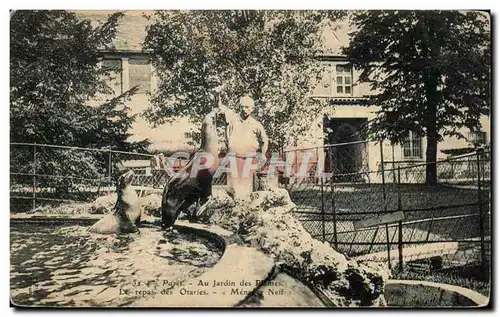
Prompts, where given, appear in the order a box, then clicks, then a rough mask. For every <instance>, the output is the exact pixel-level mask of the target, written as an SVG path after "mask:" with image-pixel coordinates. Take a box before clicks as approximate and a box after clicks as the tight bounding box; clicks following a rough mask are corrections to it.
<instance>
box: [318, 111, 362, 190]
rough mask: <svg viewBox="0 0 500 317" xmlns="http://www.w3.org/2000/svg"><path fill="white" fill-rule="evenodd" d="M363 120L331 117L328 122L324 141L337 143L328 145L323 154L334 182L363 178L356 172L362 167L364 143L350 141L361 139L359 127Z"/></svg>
mask: <svg viewBox="0 0 500 317" xmlns="http://www.w3.org/2000/svg"><path fill="white" fill-rule="evenodd" d="M364 122H366V119H357V118H353V119H350V118H347V119H344V118H332V119H330V120H329V122H328V124H329V126H328V128H329V131H330V133H328V136H327V139H326V140H325V141H326V143H328V144H330V145H335V144H338V145H337V146H332V147H329V148H328V150H327V153H325V154H327V157H326V159H327V160H328V163H327V165H328V166H329V168H328V169H329V172H331V173H333V180H334V181H336V182H353V181H359V180H361V179H362V178H363V177H362V176H361V175H360V174H358V173H360V172H361V171H362V169H363V158H364V157H365V156H366V155H365V154H366V153H365V144H364V143H354V144H352V143H353V142H357V141H362V140H363V137H362V135H361V134H360V133H359V129H360V126H361V125H362V124H363V123H364ZM346 143H347V144H346Z"/></svg>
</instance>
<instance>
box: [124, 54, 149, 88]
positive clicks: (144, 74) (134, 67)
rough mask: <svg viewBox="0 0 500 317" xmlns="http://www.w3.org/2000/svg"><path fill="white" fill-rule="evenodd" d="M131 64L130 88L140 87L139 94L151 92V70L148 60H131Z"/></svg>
mask: <svg viewBox="0 0 500 317" xmlns="http://www.w3.org/2000/svg"><path fill="white" fill-rule="evenodd" d="M128 63H129V76H130V77H129V78H130V88H132V87H135V86H138V88H139V90H138V91H137V93H138V94H145V93H146V92H149V91H151V68H150V65H149V61H148V60H147V59H138V58H131V59H129V61H128Z"/></svg>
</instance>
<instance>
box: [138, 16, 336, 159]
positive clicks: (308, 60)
mask: <svg viewBox="0 0 500 317" xmlns="http://www.w3.org/2000/svg"><path fill="white" fill-rule="evenodd" d="M341 16H343V12H333V11H318V12H316V11H189V12H184V11H175V12H156V13H155V15H154V16H153V17H152V19H153V23H152V24H151V25H150V26H149V27H148V34H147V37H146V40H145V42H144V48H145V49H148V50H150V51H151V54H152V62H153V65H154V66H155V69H156V71H157V75H158V78H159V80H158V82H159V88H158V90H157V92H156V94H155V95H154V96H153V97H152V99H151V101H152V106H151V107H150V108H149V109H148V110H147V111H146V113H145V115H146V118H147V119H148V120H149V121H150V122H153V123H155V124H162V123H165V122H169V121H172V120H174V119H175V118H176V117H179V116H186V117H188V118H189V119H190V121H191V122H192V123H194V124H195V125H196V126H199V123H200V122H201V119H202V118H203V116H204V115H205V114H206V113H208V112H209V111H210V109H211V108H212V106H213V100H212V97H211V94H212V93H213V89H214V87H215V86H216V85H218V84H220V83H222V84H223V86H224V87H223V92H222V95H223V96H225V97H224V98H225V99H226V100H225V101H226V102H227V103H228V104H229V107H230V108H231V107H232V108H233V110H235V109H234V107H235V105H236V104H237V100H238V98H239V97H240V96H242V95H243V94H244V93H248V92H249V93H250V94H251V95H252V96H253V98H254V100H255V102H256V108H257V114H256V117H257V119H258V120H259V121H260V122H262V123H263V125H264V128H265V129H266V131H267V133H268V135H269V138H270V149H271V150H277V149H281V148H282V147H283V146H284V145H285V144H287V143H290V141H291V140H292V139H293V137H294V136H296V135H299V134H301V133H303V132H305V131H306V130H308V129H309V128H310V126H311V124H312V121H313V119H314V118H316V117H317V115H318V112H319V111H320V109H321V107H322V106H323V103H322V101H320V100H315V99H312V98H310V93H311V90H312V88H313V86H314V85H311V78H313V79H314V78H316V77H317V75H318V74H319V73H320V71H321V67H322V66H321V65H320V64H319V63H317V61H316V60H315V56H316V53H317V52H318V45H317V44H318V38H319V30H320V29H321V28H322V27H323V25H324V23H325V21H327V20H329V19H330V20H335V19H337V18H340V17H341ZM214 78H215V80H213V79H214Z"/></svg>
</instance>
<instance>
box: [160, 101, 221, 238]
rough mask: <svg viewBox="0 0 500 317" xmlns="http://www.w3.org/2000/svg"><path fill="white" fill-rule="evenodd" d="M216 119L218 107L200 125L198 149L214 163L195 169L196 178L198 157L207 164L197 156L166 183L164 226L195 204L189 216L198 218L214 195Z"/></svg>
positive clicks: (216, 139)
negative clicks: (197, 213)
mask: <svg viewBox="0 0 500 317" xmlns="http://www.w3.org/2000/svg"><path fill="white" fill-rule="evenodd" d="M216 120H217V110H216V109H214V110H212V111H211V112H210V113H209V114H207V115H206V116H205V118H204V120H203V124H202V128H201V151H199V152H198V153H203V152H204V153H206V154H210V155H211V156H212V157H213V164H211V166H209V167H208V168H206V169H201V170H198V171H196V172H194V173H195V174H194V177H191V173H192V169H193V166H195V168H196V164H195V160H200V164H205V163H206V161H204V158H203V157H201V158H200V157H198V156H197V155H195V156H194V157H193V158H192V159H191V160H190V161H189V162H188V164H186V166H185V167H184V168H183V169H182V170H181V171H180V172H179V174H180V175H181V176H178V177H173V178H171V179H170V180H169V181H168V182H167V184H166V185H165V188H164V190H163V197H162V206H161V223H162V227H163V228H165V229H166V228H169V227H172V226H173V225H174V223H175V221H176V220H177V217H179V214H180V213H181V211H184V212H186V213H188V210H189V207H191V206H193V205H195V206H196V208H195V211H194V212H193V213H192V214H189V213H188V216H189V218H190V221H195V220H196V212H197V210H198V209H199V207H200V206H201V205H203V204H204V203H206V202H207V201H208V198H209V197H210V196H211V194H212V179H213V175H214V173H215V171H216V170H217V167H218V166H219V155H218V154H219V153H218V138H217V127H216Z"/></svg>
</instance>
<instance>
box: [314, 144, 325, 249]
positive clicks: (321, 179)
mask: <svg viewBox="0 0 500 317" xmlns="http://www.w3.org/2000/svg"><path fill="white" fill-rule="evenodd" d="M318 165H319V148H316V168H318ZM320 186H321V233H322V237H323V242H325V241H326V232H325V221H326V220H325V202H324V195H325V194H324V189H323V175H322V174H321V175H320Z"/></svg>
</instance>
